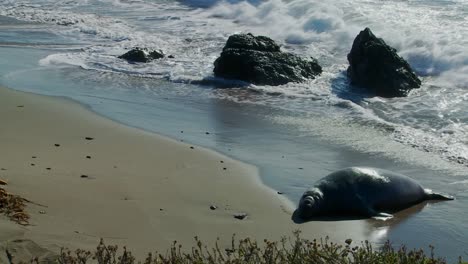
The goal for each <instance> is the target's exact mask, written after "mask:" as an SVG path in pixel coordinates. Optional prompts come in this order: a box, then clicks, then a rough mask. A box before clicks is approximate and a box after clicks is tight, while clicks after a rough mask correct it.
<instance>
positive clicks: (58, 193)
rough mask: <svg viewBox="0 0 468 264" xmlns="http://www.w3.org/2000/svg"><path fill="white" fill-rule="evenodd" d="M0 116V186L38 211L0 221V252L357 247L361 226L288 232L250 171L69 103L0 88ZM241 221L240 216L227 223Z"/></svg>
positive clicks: (286, 219) (279, 207)
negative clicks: (23, 246) (320, 243)
mask: <svg viewBox="0 0 468 264" xmlns="http://www.w3.org/2000/svg"><path fill="white" fill-rule="evenodd" d="M0 110H1V111H0V120H2V122H3V123H4V124H8V125H7V126H5V128H6V129H3V130H2V131H1V132H0V144H1V145H2V146H3V151H2V152H0V161H1V164H0V167H1V168H4V169H5V170H2V171H0V178H2V179H5V180H8V183H9V184H8V185H7V186H6V189H7V190H8V191H9V192H12V193H15V194H18V195H21V196H22V197H24V198H27V199H29V200H31V201H33V202H35V203H38V204H42V205H45V206H47V207H41V206H37V205H33V204H28V207H27V209H26V210H27V212H28V213H30V215H31V220H30V223H31V225H30V226H26V227H22V226H19V225H16V224H14V223H12V222H8V221H7V220H6V218H4V217H3V216H2V217H0V234H1V235H0V247H1V245H2V244H3V246H5V243H6V241H12V240H15V239H27V240H32V241H34V242H36V243H38V244H39V245H40V246H41V247H44V248H45V249H47V250H50V251H52V252H58V250H59V249H60V247H62V246H65V247H69V248H71V249H76V248H84V249H90V248H94V247H95V246H96V245H97V243H98V242H99V238H101V237H102V238H104V239H105V240H106V243H107V244H118V245H127V246H128V248H129V249H131V250H132V251H133V252H134V253H135V255H136V256H145V254H146V253H147V252H150V251H154V250H155V249H158V250H159V251H164V250H166V249H167V248H169V246H170V244H171V243H172V241H173V240H177V241H178V242H180V243H181V244H183V245H191V244H192V243H191V242H193V237H194V236H199V237H200V239H202V240H204V241H206V242H208V243H215V242H216V239H217V238H220V242H219V243H220V245H221V246H224V245H228V244H230V242H231V237H232V235H233V234H234V233H235V234H236V236H237V237H252V238H255V239H257V240H263V239H265V238H266V239H275V240H278V239H280V238H281V237H282V236H289V235H291V234H292V231H294V230H296V229H300V230H301V231H302V234H303V236H304V237H305V238H319V237H325V236H331V237H332V238H333V239H337V240H341V241H344V239H346V238H353V239H355V240H356V239H357V240H363V239H364V235H363V234H364V233H365V229H366V227H365V224H363V223H364V221H350V222H346V223H343V222H341V223H340V222H338V223H335V222H313V223H306V224H295V223H294V222H293V221H292V220H291V215H292V213H293V210H294V207H291V203H290V202H289V201H288V200H287V199H286V198H285V197H283V196H281V195H279V194H277V193H276V191H274V190H273V189H271V188H269V187H268V186H266V185H264V184H263V183H262V182H261V179H260V177H259V175H258V170H257V168H256V167H254V166H252V165H249V164H245V163H242V162H240V161H237V160H234V159H231V158H229V157H227V156H225V155H222V154H219V153H217V152H215V151H213V150H209V149H205V148H202V147H198V146H192V145H189V144H185V143H181V142H178V141H176V140H173V139H170V138H167V137H165V136H160V135H157V134H154V133H150V132H147V131H143V130H141V129H136V128H132V127H128V126H125V125H123V124H120V123H117V122H115V121H112V120H109V119H107V118H105V117H101V116H99V115H97V114H96V113H94V112H92V111H90V110H89V109H87V108H86V106H82V105H80V104H78V103H76V102H73V101H72V100H68V99H62V98H51V97H48V96H43V95H36V94H31V93H25V92H19V91H16V90H11V89H8V88H1V87H0ZM86 137H90V138H93V139H92V140H87V139H86ZM55 144H58V145H59V146H56V145H55ZM191 147H193V149H192V148H191ZM88 157H89V158H88ZM221 161H223V162H222V163H221ZM48 168H49V169H48ZM224 168H226V169H224ZM212 205H214V206H216V207H217V208H216V210H211V209H210V206H212ZM240 213H246V214H247V217H246V218H245V219H243V220H238V219H235V218H234V215H235V214H240ZM10 244H11V243H10ZM20 255H21V254H20ZM4 257H5V256H1V255H0V259H2V258H4ZM23 257H25V258H27V254H26V253H24V256H23Z"/></svg>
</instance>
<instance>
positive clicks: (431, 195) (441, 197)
mask: <svg viewBox="0 0 468 264" xmlns="http://www.w3.org/2000/svg"><path fill="white" fill-rule="evenodd" d="M425 191H426V194H427V200H455V197H453V196H451V195H448V194H443V193H435V192H433V191H432V190H429V189H426V190H425Z"/></svg>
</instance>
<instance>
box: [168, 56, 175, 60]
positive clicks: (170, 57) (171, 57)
mask: <svg viewBox="0 0 468 264" xmlns="http://www.w3.org/2000/svg"><path fill="white" fill-rule="evenodd" d="M167 57H168V58H169V59H173V58H175V57H174V55H169V56H167Z"/></svg>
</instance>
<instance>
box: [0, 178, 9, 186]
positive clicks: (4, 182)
mask: <svg viewBox="0 0 468 264" xmlns="http://www.w3.org/2000/svg"><path fill="white" fill-rule="evenodd" d="M7 184H8V183H7V182H6V181H4V180H2V179H0V185H7Z"/></svg>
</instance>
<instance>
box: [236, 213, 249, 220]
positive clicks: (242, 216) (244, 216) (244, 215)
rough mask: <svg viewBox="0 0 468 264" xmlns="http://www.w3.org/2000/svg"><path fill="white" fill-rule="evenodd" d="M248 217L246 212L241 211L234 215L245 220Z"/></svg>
mask: <svg viewBox="0 0 468 264" xmlns="http://www.w3.org/2000/svg"><path fill="white" fill-rule="evenodd" d="M246 217H247V214H246V213H239V214H235V215H234V218H236V219H239V220H244V219H245V218H246Z"/></svg>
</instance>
